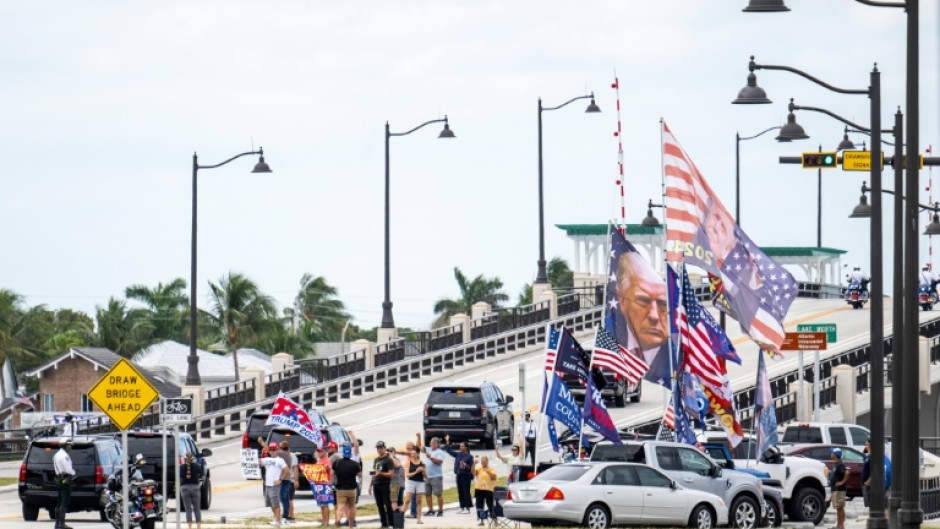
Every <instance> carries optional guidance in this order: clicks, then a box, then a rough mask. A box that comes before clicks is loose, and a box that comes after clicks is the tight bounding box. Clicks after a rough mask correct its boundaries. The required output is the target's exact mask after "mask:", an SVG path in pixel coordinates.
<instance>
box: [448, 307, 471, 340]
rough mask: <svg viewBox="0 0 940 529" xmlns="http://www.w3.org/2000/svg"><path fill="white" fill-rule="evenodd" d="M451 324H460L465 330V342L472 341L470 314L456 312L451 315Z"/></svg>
mask: <svg viewBox="0 0 940 529" xmlns="http://www.w3.org/2000/svg"><path fill="white" fill-rule="evenodd" d="M450 325H451V326H454V325H460V326H461V327H460V328H461V330H462V331H463V340H462V341H463V343H467V342H469V341H470V316H467V315H466V314H454V315H453V316H451V317H450Z"/></svg>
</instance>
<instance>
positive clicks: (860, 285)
mask: <svg viewBox="0 0 940 529" xmlns="http://www.w3.org/2000/svg"><path fill="white" fill-rule="evenodd" d="M848 281H849V282H848V286H846V287H845V302H846V303H848V304H849V305H852V308H853V309H860V308H862V307H864V306H865V303H867V302H868V289H867V288H866V287H867V285H868V282H867V281H864V282H862V281H858V280H857V279H852V278H851V277H849V280H848Z"/></svg>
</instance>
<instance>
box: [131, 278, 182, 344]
mask: <svg viewBox="0 0 940 529" xmlns="http://www.w3.org/2000/svg"><path fill="white" fill-rule="evenodd" d="M124 295H125V296H126V297H127V299H129V300H134V301H138V302H140V303H143V304H144V306H145V307H146V312H145V313H144V315H145V317H146V318H147V319H149V320H150V325H151V326H152V327H153V336H152V339H153V340H154V341H155V342H156V341H161V340H176V341H180V342H182V341H186V340H185V338H186V337H187V335H188V327H187V326H188V323H189V296H187V295H186V280H184V279H182V278H176V279H174V280H173V281H171V282H169V283H167V284H163V283H157V286H155V287H153V288H148V287H147V286H145V285H131V286H129V287H127V288H126V289H125V290H124Z"/></svg>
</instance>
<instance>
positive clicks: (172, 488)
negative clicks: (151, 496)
mask: <svg viewBox="0 0 940 529" xmlns="http://www.w3.org/2000/svg"><path fill="white" fill-rule="evenodd" d="M165 433H166V437H164V431H163V430H156V431H149V430H146V431H145V430H131V431H129V432H127V453H128V454H143V455H144V459H145V461H146V463H145V464H144V465H143V466H142V467H141V469H140V471H141V473H142V474H143V476H144V479H152V480H154V481H156V482H157V486H158V488H159V489H160V490H161V492H162V490H163V486H162V483H163V444H164V442H166V463H167V469H166V495H167V497H168V498H174V497H176V481H177V476H176V460H177V458H179V463H180V464H181V465H182V464H183V462H184V458H185V456H186V452H192V454H193V457H194V458H195V459H196V461H198V462H199V463H201V465H202V475H201V476H199V500H200V504H201V506H202V510H208V509H209V508H210V507H211V506H212V470H211V469H210V468H209V461H208V460H206V458H207V457H209V456H211V455H212V450H210V449H209V448H203V449H202V450H200V449H199V446H198V445H197V443H196V440H195V439H194V438H193V436H191V435H189V434H188V433H186V432H180V433H179V443H178V444H177V445H176V446H174V443H173V432H171V431H166V432H165ZM116 438H117V439H120V437H116Z"/></svg>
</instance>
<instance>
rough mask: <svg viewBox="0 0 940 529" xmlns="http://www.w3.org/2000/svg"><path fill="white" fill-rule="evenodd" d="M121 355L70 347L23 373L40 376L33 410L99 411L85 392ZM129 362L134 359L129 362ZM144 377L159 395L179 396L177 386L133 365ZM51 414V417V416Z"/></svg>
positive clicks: (51, 411) (94, 348) (49, 411)
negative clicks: (37, 400) (36, 406)
mask: <svg viewBox="0 0 940 529" xmlns="http://www.w3.org/2000/svg"><path fill="white" fill-rule="evenodd" d="M120 359H121V357H120V356H119V355H118V354H117V353H115V352H113V351H111V350H110V349H104V348H101V347H73V348H71V349H69V350H68V351H67V352H65V353H63V354H61V355H59V356H58V357H56V358H55V359H53V360H51V361H49V362H46V363H45V364H43V365H41V366H39V367H37V368H36V369H34V370H32V371H30V372H28V373H26V375H27V376H32V377H36V378H37V379H38V380H39V395H40V397H39V403H38V404H39V405H38V409H37V410H36V411H39V412H43V413H44V414H54V413H56V412H66V411H71V412H76V413H94V412H100V411H101V410H100V409H98V407H97V406H95V405H94V403H92V401H91V399H89V398H88V392H89V391H91V389H92V388H93V387H94V386H95V384H96V383H97V382H98V381H99V380H101V377H102V376H104V374H105V373H107V372H108V370H110V369H111V368H112V367H114V364H116V363H117V362H118V360H120ZM131 363H132V364H133V363H134V362H131ZM135 367H136V368H137V369H138V371H140V373H141V374H142V375H144V377H146V378H147V380H148V381H150V383H151V384H152V385H153V387H154V388H156V389H157V391H158V392H159V393H160V396H162V397H179V396H180V386H179V385H178V384H175V383H173V381H170V380H167V379H166V378H164V377H162V376H160V375H159V374H158V373H154V372H153V371H151V370H150V369H147V368H146V367H145V366H140V365H136V364H135ZM50 418H51V417H50Z"/></svg>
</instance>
